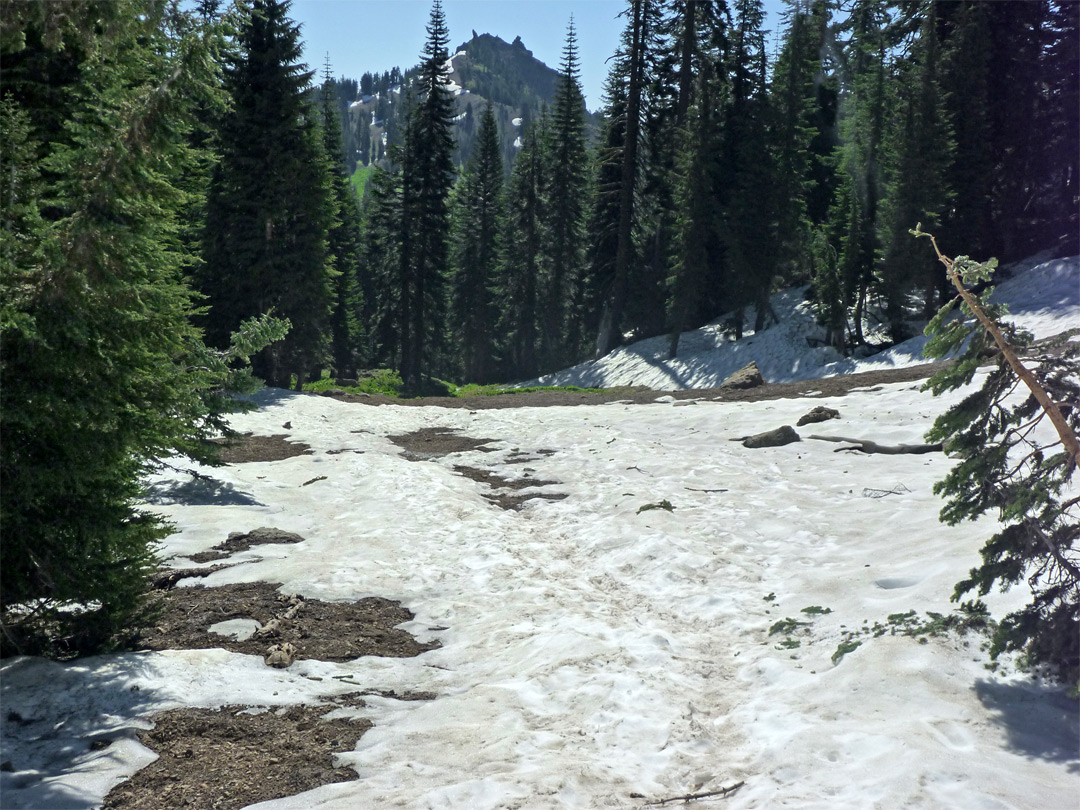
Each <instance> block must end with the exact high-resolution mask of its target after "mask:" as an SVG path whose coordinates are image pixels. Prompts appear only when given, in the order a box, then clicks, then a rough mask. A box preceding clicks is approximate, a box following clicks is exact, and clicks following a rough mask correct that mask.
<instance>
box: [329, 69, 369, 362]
mask: <svg viewBox="0 0 1080 810" xmlns="http://www.w3.org/2000/svg"><path fill="white" fill-rule="evenodd" d="M336 96H337V93H336V92H335V83H334V82H333V81H331V80H330V77H329V66H328V67H327V71H326V76H324V78H323V87H322V143H323V150H324V151H325V153H326V155H325V156H326V160H327V162H328V164H329V172H330V181H331V189H332V191H333V201H334V207H335V214H336V215H335V218H334V221H333V224H332V225H331V227H330V231H329V234H328V249H329V252H330V260H331V264H332V266H333V269H334V274H335V275H334V303H333V311H332V313H331V315H330V335H331V339H330V352H331V362H332V364H333V369H334V374H335V375H336V376H339V377H352V376H354V375H355V373H356V369H357V365H358V361H359V360H360V355H361V346H362V343H363V336H362V327H361V324H360V319H359V316H360V308H361V301H360V287H359V280H358V278H357V272H358V262H359V259H360V212H359V209H358V207H357V202H356V192H355V191H354V190H353V187H352V184H351V183H350V182H349V178H348V176H347V174H346V164H345V157H344V155H343V152H342V142H341V121H340V119H339V118H338V110H337V106H336Z"/></svg>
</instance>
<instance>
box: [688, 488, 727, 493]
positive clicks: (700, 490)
mask: <svg viewBox="0 0 1080 810" xmlns="http://www.w3.org/2000/svg"><path fill="white" fill-rule="evenodd" d="M683 489H687V490H689V491H690V492H727V490H726V489H698V488H697V487H683Z"/></svg>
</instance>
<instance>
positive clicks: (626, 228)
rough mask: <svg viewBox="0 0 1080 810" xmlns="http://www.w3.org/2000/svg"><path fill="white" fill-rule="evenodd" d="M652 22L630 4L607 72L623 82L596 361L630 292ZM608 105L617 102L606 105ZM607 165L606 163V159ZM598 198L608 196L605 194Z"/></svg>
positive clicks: (616, 334)
mask: <svg viewBox="0 0 1080 810" xmlns="http://www.w3.org/2000/svg"><path fill="white" fill-rule="evenodd" d="M653 17H654V0H631V2H630V8H629V9H628V10H627V25H626V30H625V32H624V33H623V47H622V52H621V54H620V55H619V56H618V57H617V59H616V65H615V66H614V67H613V68H612V79H611V80H610V81H609V85H610V84H613V83H614V82H615V81H618V79H616V78H615V77H616V76H619V75H622V76H625V77H626V95H625V106H624V107H622V108H621V109H619V110H616V109H614V108H613V109H612V112H615V113H616V115H612V116H609V117H610V118H616V117H621V118H622V126H621V127H619V128H612V130H611V134H612V135H616V134H617V133H619V131H620V130H621V135H622V138H621V142H618V145H617V146H615V145H614V143H613V144H612V147H613V148H615V149H617V153H616V154H617V155H618V166H619V175H618V187H617V189H618V190H617V196H616V201H617V205H618V224H617V229H616V232H615V256H614V262H613V266H612V268H611V275H610V278H608V279H606V280H604V282H603V287H604V293H603V299H602V300H603V310H602V312H601V315H600V326H599V330H598V335H597V339H596V356H597V357H603V356H604V355H606V354H608V353H609V352H610V351H611V350H612V349H614V348H615V347H616V346H617V345H618V344H619V342H620V341H621V335H622V326H623V323H622V321H623V315H624V311H625V309H626V304H627V296H628V294H629V291H630V285H631V274H632V273H633V271H634V265H635V264H636V261H637V257H636V253H637V251H636V247H635V244H634V225H635V221H636V216H635V214H636V203H637V191H638V181H639V179H640V166H639V160H640V154H641V151H640V150H641V142H640V140H641V132H642V128H641V123H642V112H643V110H642V103H643V98H644V93H645V85H646V81H647V72H646V65H647V60H648V45H649V39H650V36H651V31H650V23H651V22H652V21H653ZM612 101H613V102H618V101H621V99H616V98H613V99H612ZM609 159H610V157H609ZM601 193H611V191H610V190H604V191H601Z"/></svg>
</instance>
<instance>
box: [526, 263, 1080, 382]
mask: <svg viewBox="0 0 1080 810" xmlns="http://www.w3.org/2000/svg"><path fill="white" fill-rule="evenodd" d="M1029 264H1030V263H1026V264H1024V265H1019V266H1018V267H1016V268H1014V273H1015V274H1014V276H1013V277H1012V278H1010V279H1009V280H1008V281H1005V282H1004V283H1002V284H1000V285H999V286H998V287H997V289H996V290H995V292H994V296H993V299H992V300H993V301H994V302H995V303H1002V302H1004V303H1008V304H1009V311H1010V316H1009V320H1012V321H1014V322H1016V323H1017V324H1019V325H1020V326H1022V327H1024V328H1025V329H1028V330H1030V331H1032V332H1034V333H1035V336H1036V337H1045V336H1048V335H1053V334H1057V333H1058V332H1061V331H1064V330H1066V329H1069V328H1072V327H1077V326H1080V258H1077V257H1073V258H1069V259H1054V260H1051V261H1044V262H1041V263H1038V264H1036V265H1035V266H1033V267H1032V266H1029ZM806 289H807V288H805V287H802V288H797V289H789V290H784V291H782V292H780V293H777V294H776V295H774V296H773V297H772V299H771V304H772V307H773V310H774V311H775V312H776V314H777V317H778V318H779V320H780V323H779V324H777V325H773V326H771V327H768V328H766V329H763V330H762V331H761V333H759V334H753V330H752V329H749V330H747V332H746V333H744V335H747V336H744V337H743V339H742V340H740V341H737V342H736V341H735V340H734V336H733V334H732V332H731V330H730V328H729V327H728V326H727V323H726V322H727V320H729V319H730V316H727V317H725V318H721V319H718V320H717V321H715V322H713V323H711V324H708V325H706V326H703V327H702V328H700V329H695V330H693V331H690V332H684V333H683V334H682V335H681V337H680V339H679V352H678V356H677V357H676V358H675V359H674V360H669V359H668V346H669V342H670V341H669V339H668V337H667V336H666V335H665V336H661V337H655V338H650V339H648V340H642V341H639V342H637V343H634V344H631V345H629V346H623V347H620V348H618V349H615V350H614V351H613V352H611V354H609V355H607V356H606V357H603V358H601V359H599V360H594V361H589V362H585V363H581V364H580V365H577V366H574V367H573V368H570V369H566V370H564V371H560V372H556V373H554V374H547V375H544V376H543V377H540V378H538V379H536V380H530V381H528V382H526V383H523V384H524V385H580V386H587V387H614V386H619V385H643V386H646V387H649V388H655V389H657V390H678V389H683V388H712V387H715V386H717V385H719V384H720V383H721V382H723V380H724V378H725V377H727V376H728V375H729V374H731V373H733V372H735V371H738V370H739V369H740V368H742V367H743V366H745V365H746V364H747V363H749V362H751V361H755V362H757V364H758V367H759V368H760V369H761V373H762V375H763V376H764V377H765V379H766V380H768V381H769V382H790V381H796V380H809V379H816V378H818V377H827V376H833V375H836V374H847V373H851V372H856V371H879V370H883V369H890V368H902V367H905V366H912V365H920V364H922V363H926V362H928V361H927V359H926V358H924V357H923V355H922V351H923V347H924V346H925V345H926V341H927V338H926V337H924V336H922V335H920V336H918V337H915V338H912V339H911V340H908V341H905V342H904V343H901V344H899V345H897V346H894V347H893V348H891V349H889V350H887V351H884V352H880V353H878V354H875V355H872V356H870V357H866V358H861V359H860V358H855V357H844V356H843V355H842V354H840V353H839V352H837V351H836V350H835V349H833V348H831V347H828V346H821V345H820V343H821V340H822V338H824V330H823V329H822V328H821V327H819V326H818V325H817V324H816V322H815V320H814V315H813V312H812V310H811V308H810V304H809V302H807V301H806V300H805V294H806ZM747 320H748V323H749V324H750V325H753V322H754V312H753V309H752V308H751V309H750V310H748V317H747ZM808 338H809V339H811V340H812V342H814V343H815V346H816V348H815V347H811V346H810V345H808V343H807V339H808Z"/></svg>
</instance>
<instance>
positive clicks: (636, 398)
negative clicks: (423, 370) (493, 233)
mask: <svg viewBox="0 0 1080 810" xmlns="http://www.w3.org/2000/svg"><path fill="white" fill-rule="evenodd" d="M945 365H946V364H944V363H927V364H924V365H921V366H911V367H909V368H898V369H890V370H887V371H866V372H862V373H859V374H844V375H841V376H837V377H822V378H820V379H816V380H803V381H801V382H792V383H766V384H765V385H762V386H758V387H757V388H747V389H742V390H732V389H723V388H695V389H687V390H683V391H654V390H652V389H649V388H641V387H621V388H606V389H604V390H603V391H600V392H590V393H586V392H580V391H530V392H528V393H522V394H499V395H496V396H480V397H417V398H415V399H398V398H395V397H387V396H382V395H378V394H346V393H336V394H332V395H331V396H332V397H333V398H334V399H337V400H340V401H342V402H355V403H357V404H360V405H406V406H437V407H442V408H466V409H468V410H470V411H479V410H487V409H491V408H544V407H551V406H567V405H601V404H603V403H605V402H614V401H617V400H624V401H626V402H628V403H632V404H635V405H642V404H648V403H651V402H655V401H656V398H657V397H660V396H671V397H674V398H675V399H709V400H716V401H718V402H758V401H761V400H769V399H785V398H788V397H801V396H808V395H815V396H822V397H839V396H844V395H845V394H847V393H848V392H849V391H851V390H852V389H853V388H867V387H872V386H875V385H884V384H886V383H897V382H911V381H915V380H922V379H925V378H927V377H929V376H930V375H932V374H933V373H935V372H936V371H938V370H939V369H941V368H943V367H944V366H945Z"/></svg>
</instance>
